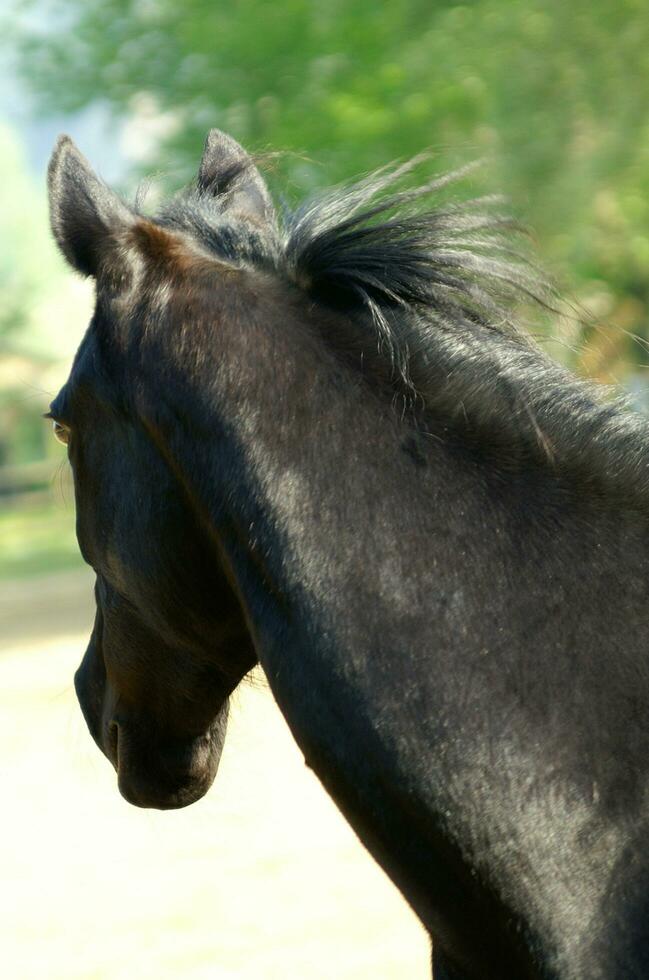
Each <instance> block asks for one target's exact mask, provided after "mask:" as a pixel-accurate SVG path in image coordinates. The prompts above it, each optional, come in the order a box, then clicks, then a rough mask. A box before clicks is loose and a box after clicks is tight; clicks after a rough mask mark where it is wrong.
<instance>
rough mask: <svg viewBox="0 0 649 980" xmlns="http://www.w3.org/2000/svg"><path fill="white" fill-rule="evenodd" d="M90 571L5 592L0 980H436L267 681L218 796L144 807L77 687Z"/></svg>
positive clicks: (238, 712)
mask: <svg viewBox="0 0 649 980" xmlns="http://www.w3.org/2000/svg"><path fill="white" fill-rule="evenodd" d="M91 601H92V588H91V580H90V578H89V576H88V575H87V574H86V573H85V572H84V573H78V572H75V573H68V574H65V575H64V574H61V575H59V576H56V577H52V578H47V579H39V580H30V581H28V582H21V583H8V584H7V583H4V584H3V585H2V586H0V650H1V652H2V655H1V656H0V744H1V745H2V749H1V755H0V760H1V761H0V777H1V783H0V785H1V787H2V790H1V791H2V807H1V810H0V813H1V824H0V826H1V829H2V833H1V834H0V869H1V879H0V881H1V884H0V950H1V954H0V964H1V965H0V971H1V973H2V976H3V977H6V978H7V980H28V978H29V980H36V978H38V980H43V978H47V980H59V978H60V980H131V978H138V980H140V978H143V980H144V978H152V980H153V978H155V980H171V978H173V980H234V978H237V980H252V978H255V980H287V978H288V980H292V978H296V980H298V978H299V980H325V978H326V980H333V978H336V980H352V978H354V980H357V978H363V980H366V978H367V980H369V978H371V980H423V978H425V977H428V976H429V968H428V960H429V954H428V941H427V938H426V936H425V935H424V933H423V930H422V929H421V928H420V926H419V924H418V922H417V921H416V919H415V918H414V916H413V915H412V913H411V912H410V910H409V909H408V908H407V906H406V905H405V903H404V902H403V900H402V899H401V897H400V895H399V894H398V892H397V891H396V890H395V889H394V888H393V886H392V885H391V883H390V882H389V881H388V880H387V879H386V877H385V875H384V874H383V873H382V871H381V870H380V869H379V868H378V867H377V866H376V865H375V864H374V862H373V861H372V859H371V858H370V857H369V856H368V855H367V854H366V852H365V851H364V849H363V848H362V847H361V845H360V844H359V843H358V841H357V839H356V838H355V836H354V835H353V833H352V832H351V830H350V829H349V828H348V827H347V825H346V823H345V822H344V820H343V819H342V817H341V816H340V815H339V814H338V812H337V810H336V809H335V807H334V806H333V804H332V803H331V802H330V801H329V799H328V797H327V796H326V794H325V793H324V791H323V790H322V789H321V787H320V785H319V783H318V782H317V780H316V779H315V777H314V776H313V775H312V774H311V773H310V772H309V771H308V770H307V769H306V768H305V767H304V764H303V760H302V756H301V755H300V753H299V751H298V750H297V748H296V747H295V745H294V743H293V741H292V739H291V736H290V734H289V732H288V730H287V728H286V726H285V724H284V722H283V719H282V718H281V715H280V714H279V712H278V710H277V709H276V707H275V705H274V703H273V701H272V698H271V697H270V694H269V693H268V691H267V690H266V689H265V687H264V686H263V683H262V682H261V681H260V683H259V684H258V685H256V686H247V687H245V688H244V689H242V691H241V692H240V693H238V694H237V695H236V697H235V700H234V704H233V711H232V713H231V719H230V725H229V730H228V738H227V742H226V749H225V752H224V756H223V760H222V763H221V768H220V770H219V774H218V777H217V781H216V783H215V785H214V787H213V788H212V790H211V792H210V793H209V794H208V795H207V797H206V798H205V799H204V800H202V801H201V802H199V803H197V804H195V805H194V806H192V807H189V808H188V809H186V810H180V811H171V812H166V813H160V812H157V811H145V810H138V809H136V808H134V807H131V806H129V805H128V804H127V803H125V802H124V801H123V800H122V799H121V797H120V796H119V794H118V792H117V788H116V785H115V777H114V773H113V771H112V769H111V768H110V766H109V764H108V763H107V762H106V761H105V760H104V759H103V757H102V756H101V755H100V753H99V751H98V750H97V749H96V748H95V746H94V744H93V743H92V740H91V739H90V736H89V735H88V733H87V732H86V730H85V726H84V722H83V720H82V718H81V714H80V712H79V709H78V707H77V704H76V700H75V696H74V691H73V688H72V674H73V672H74V669H75V667H76V665H77V663H78V662H79V660H80V658H81V653H82V651H83V648H84V644H85V641H86V638H87V635H88V632H89V626H90V623H91V620H92V608H91Z"/></svg>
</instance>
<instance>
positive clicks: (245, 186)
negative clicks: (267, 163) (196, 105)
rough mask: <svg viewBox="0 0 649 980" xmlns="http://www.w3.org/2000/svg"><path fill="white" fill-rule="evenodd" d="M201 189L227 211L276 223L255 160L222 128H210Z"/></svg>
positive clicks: (199, 179)
mask: <svg viewBox="0 0 649 980" xmlns="http://www.w3.org/2000/svg"><path fill="white" fill-rule="evenodd" d="M198 189H199V191H200V193H201V194H209V195H212V196H213V197H214V198H215V199H216V200H217V201H218V202H220V203H221V204H222V206H223V210H224V211H231V212H236V213H237V215H238V216H241V217H243V218H246V217H247V218H252V219H253V220H256V221H263V222H268V221H271V222H272V221H274V220H275V210H274V208H273V202H272V201H271V199H270V194H269V193H268V188H267V187H266V184H265V181H264V178H263V177H262V176H261V174H260V173H259V170H258V169H257V167H256V166H255V164H254V163H253V160H252V157H251V156H250V155H249V154H248V153H246V151H245V150H244V149H243V147H242V146H240V145H239V144H238V143H237V141H236V140H234V139H232V137H231V136H228V135H227V133H222V132H221V130H220V129H211V130H210V131H209V133H208V134H207V139H206V140H205V149H204V150H203V158H202V160H201V165H200V169H199V171H198Z"/></svg>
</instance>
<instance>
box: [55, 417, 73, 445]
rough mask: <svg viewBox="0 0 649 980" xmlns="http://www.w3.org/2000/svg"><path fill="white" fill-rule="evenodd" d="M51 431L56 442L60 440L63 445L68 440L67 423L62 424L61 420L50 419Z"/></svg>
mask: <svg viewBox="0 0 649 980" xmlns="http://www.w3.org/2000/svg"><path fill="white" fill-rule="evenodd" d="M52 432H53V433H54V438H55V439H56V441H57V442H62V443H63V445H64V446H67V444H68V442H69V441H70V430H69V429H68V427H67V425H63V423H62V422H57V421H56V419H52Z"/></svg>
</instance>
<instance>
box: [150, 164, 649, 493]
mask: <svg viewBox="0 0 649 980" xmlns="http://www.w3.org/2000/svg"><path fill="white" fill-rule="evenodd" d="M422 159H423V158H421V157H419V158H415V159H414V160H412V161H410V162H408V163H406V164H403V165H400V166H393V167H387V168H383V169H381V170H379V171H377V172H376V173H374V174H372V175H371V176H369V177H366V178H364V179H362V180H360V181H358V182H356V183H353V184H351V185H346V186H343V187H341V188H336V189H334V190H329V191H325V192H322V193H320V194H317V195H315V196H313V197H312V198H310V199H308V200H307V201H305V202H304V203H303V204H301V205H300V206H298V207H297V208H296V209H295V210H292V211H286V212H285V213H283V214H282V215H281V216H280V219H279V222H278V224H277V225H274V226H264V227H262V226H259V227H257V226H256V225H255V226H253V225H251V224H248V223H244V222H238V223H237V222H232V221H231V220H229V219H228V214H227V192H226V194H225V196H224V197H222V198H219V197H216V198H215V197H213V196H212V195H211V194H207V193H204V192H196V190H192V191H190V192H189V193H184V194H183V195H181V196H179V197H177V198H175V199H174V200H173V201H172V202H170V203H169V204H168V205H167V207H166V208H165V209H164V210H163V211H162V212H161V213H160V214H159V215H158V216H157V218H156V221H157V222H158V223H159V224H161V225H163V226H166V227H172V228H179V229H182V230H184V231H187V232H189V233H190V234H192V235H194V236H196V237H198V238H199V240H200V241H201V242H202V243H203V244H204V245H206V246H207V247H208V248H209V249H210V250H211V251H213V252H215V253H216V254H218V255H219V256H220V257H221V258H223V259H225V260H227V261H229V262H232V263H235V264H242V265H246V264H252V265H254V266H257V267H260V268H263V269H266V270H272V271H273V272H275V273H276V274H277V275H278V276H280V277H282V278H284V279H285V280H287V281H289V282H291V283H293V284H295V285H296V286H298V287H299V288H300V289H302V290H304V291H305V292H307V293H308V294H310V295H311V296H312V297H313V298H314V299H315V300H317V301H318V302H319V303H321V304H323V305H324V306H325V307H333V308H335V309H337V310H339V311H340V310H342V311H344V312H345V313H346V314H348V316H349V322H350V329H351V325H352V324H353V329H354V338H353V340H354V344H355V345H356V346H358V341H359V338H358V329H359V323H360V324H361V328H362V331H363V337H362V341H361V345H362V344H363V343H364V344H365V347H366V351H367V355H368V356H367V361H366V362H365V369H366V370H367V364H370V365H371V364H372V362H374V363H376V362H377V358H378V360H379V362H380V363H381V368H382V370H383V372H384V373H385V372H386V371H387V372H388V373H389V375H390V378H391V383H392V386H393V388H394V389H395V390H396V391H397V392H399V393H400V394H401V395H402V396H403V399H404V402H405V403H408V404H411V405H414V404H420V405H421V404H423V405H424V406H427V408H428V409H429V410H432V411H439V412H443V413H444V414H445V415H446V416H447V417H450V418H452V419H453V418H454V419H457V420H458V421H462V422H463V424H464V423H465V424H466V426H467V427H468V429H469V430H473V431H475V433H476V435H477V436H478V437H479V439H481V440H484V441H486V442H491V443H493V442H495V443H496V444H498V445H500V446H501V447H508V448H509V449H510V450H512V451H514V452H524V453H525V454H526V456H528V457H530V456H531V457H532V458H536V459H537V460H538V462H539V463H541V464H543V465H547V463H548V462H550V463H551V464H552V465H553V466H554V467H555V468H556V469H557V470H560V471H564V472H566V474H568V473H570V474H572V476H573V477H574V476H577V478H578V480H579V483H580V486H581V487H583V489H588V490H591V491H593V492H595V493H597V491H598V489H599V490H602V491H604V490H605V491H606V493H607V494H610V493H611V491H617V492H618V493H619V495H620V496H622V497H624V499H625V501H626V503H627V505H633V506H635V507H637V508H639V509H641V510H644V509H645V508H646V506H647V500H648V499H649V462H648V460H649V422H648V421H647V419H646V418H645V417H644V416H642V415H639V414H638V413H634V412H632V411H630V410H629V409H628V407H627V405H626V402H625V399H624V398H622V397H621V396H620V395H619V394H616V395H614V396H612V394H611V391H610V390H609V389H608V388H605V387H603V386H601V385H598V384H595V383H593V382H589V381H585V380H582V379H578V378H577V377H575V376H574V375H572V374H571V373H570V372H568V371H567V370H566V369H565V368H563V367H561V366H560V365H559V364H557V363H556V362H555V361H554V360H552V359H551V358H550V357H549V356H548V355H547V354H546V353H545V352H544V351H543V350H541V349H540V348H539V347H538V345H537V344H536V343H535V342H534V340H533V339H532V337H531V336H530V335H529V334H528V333H527V332H525V331H521V330H520V329H519V328H518V326H517V324H516V320H515V311H516V310H517V309H518V308H520V306H521V303H522V301H529V300H530V299H531V300H533V301H534V302H536V303H539V304H541V305H542V306H546V307H547V306H548V305H551V304H552V303H553V301H554V299H555V297H554V294H553V292H552V290H551V288H550V287H549V285H548V284H547V282H546V281H545V280H544V278H543V277H542V276H541V275H540V274H539V273H538V272H537V271H536V270H535V268H534V267H533V265H532V264H531V263H530V262H529V261H528V260H527V259H526V257H525V255H524V254H523V253H521V252H520V251H518V250H517V249H516V248H515V247H514V246H515V242H514V241H513V238H515V236H516V235H518V233H519V232H520V230H521V229H520V227H519V226H518V225H517V223H516V222H515V221H513V220H512V219H511V217H509V216H508V215H507V214H506V213H504V212H503V211H502V210H501V206H502V199H501V198H499V197H495V196H491V197H479V198H475V199H471V200H466V201H461V202H457V203H444V204H443V205H441V206H439V207H436V208H432V209H426V208H425V206H424V207H422V204H424V205H425V202H426V199H427V198H430V197H431V195H435V194H436V193H437V192H439V191H440V190H442V189H443V188H445V187H446V186H447V185H449V184H450V183H452V182H453V181H455V180H457V179H459V178H461V177H463V176H464V175H465V174H466V173H467V172H468V171H470V170H471V169H472V168H471V167H467V168H464V169H462V170H460V171H457V172H455V173H451V174H447V175H443V176H441V177H436V178H434V179H432V180H430V181H429V182H427V183H425V184H423V185H421V186H419V187H416V188H415V189H408V190H397V191H395V190H394V185H395V184H396V183H397V182H398V181H400V180H401V179H402V178H403V177H405V176H406V175H407V174H409V173H410V172H411V171H412V170H413V169H414V168H415V167H416V166H418V165H419V164H421V162H422ZM246 165H247V164H243V166H244V167H245V166H246ZM235 176H236V175H235ZM231 179H232V175H229V180H231ZM381 219H382V220H381ZM338 339H339V338H338ZM331 342H332V343H336V342H337V338H334V337H332V338H331Z"/></svg>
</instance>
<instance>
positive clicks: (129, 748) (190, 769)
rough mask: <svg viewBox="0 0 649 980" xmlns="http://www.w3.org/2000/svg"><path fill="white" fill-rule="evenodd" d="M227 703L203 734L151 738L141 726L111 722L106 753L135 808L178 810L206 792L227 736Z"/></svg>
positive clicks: (129, 801)
mask: <svg viewBox="0 0 649 980" xmlns="http://www.w3.org/2000/svg"><path fill="white" fill-rule="evenodd" d="M223 715H225V717H227V705H225V706H224V708H223V709H222V711H221V712H220V713H219V716H218V718H217V719H216V722H215V724H213V725H212V726H211V727H210V730H209V731H208V732H206V733H205V734H204V735H201V736H199V737H194V738H191V739H184V740H180V739H173V740H170V739H164V740H160V741H158V740H157V739H155V738H154V739H150V738H147V737H145V736H144V735H143V732H142V730H141V728H135V729H133V728H130V727H129V726H128V725H125V724H123V723H117V722H115V721H112V722H111V723H110V725H109V726H108V732H107V735H108V740H109V743H110V744H109V745H106V746H105V747H104V753H105V754H106V755H107V756H108V758H109V759H110V761H111V762H112V763H113V765H114V767H115V770H116V772H117V785H118V788H119V791H120V793H121V795H122V796H123V797H124V799H125V800H126V801H127V802H128V803H131V804H132V805H133V806H138V807H144V808H147V809H156V810H178V809H180V808H181V807H185V806H189V805H190V804H192V803H195V802H196V801H197V800H200V799H201V797H203V796H205V794H206V793H207V791H208V790H209V788H210V786H211V785H212V783H213V782H214V778H215V776H216V773H217V770H218V767H219V762H220V758H221V751H222V748H223V736H224V735H225V718H222V716H223Z"/></svg>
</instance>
